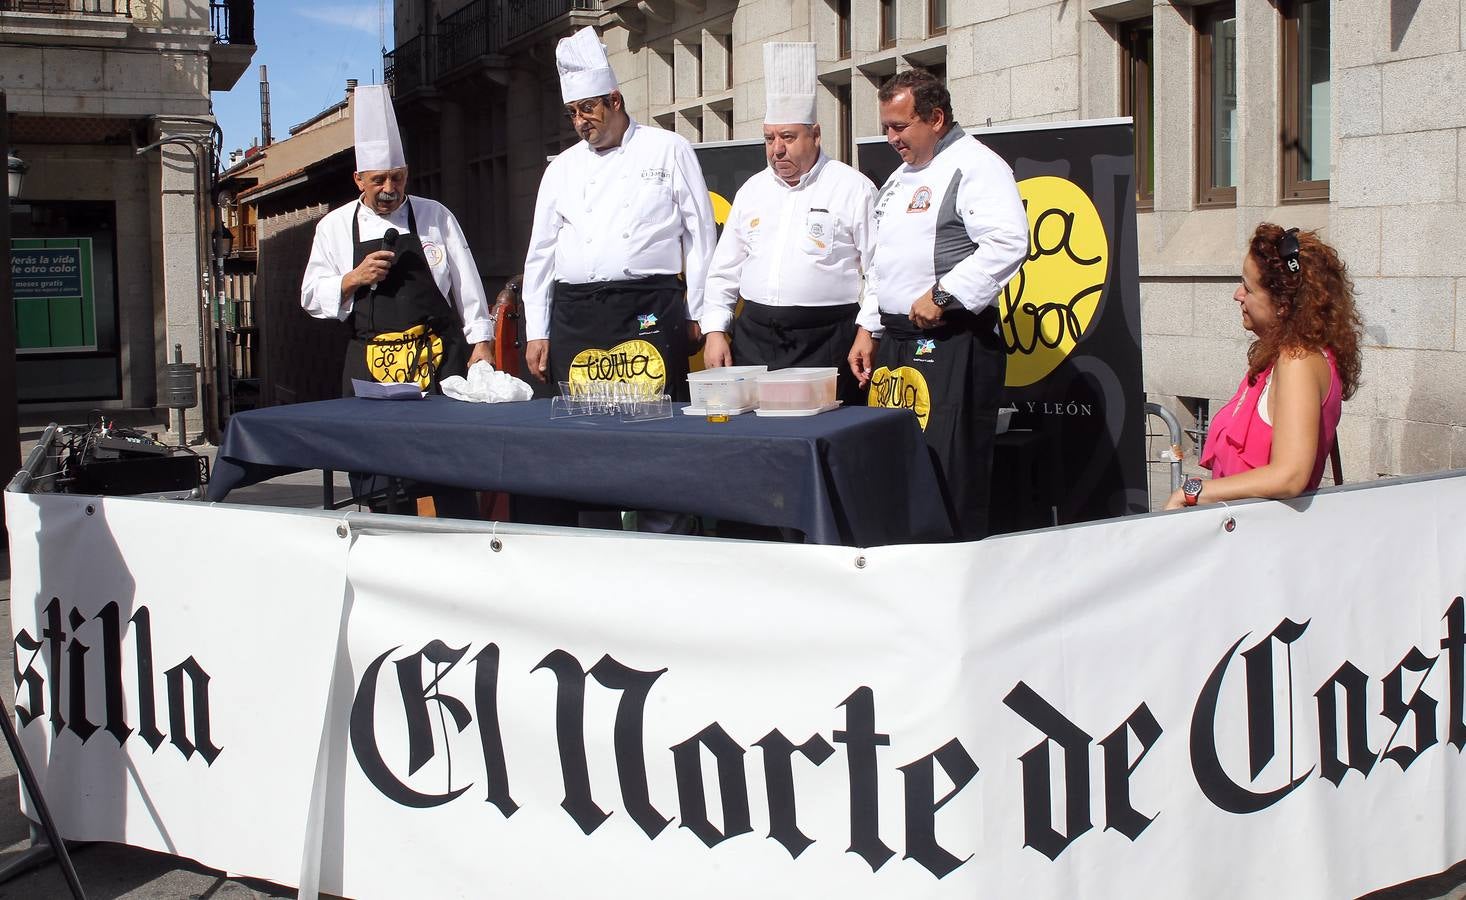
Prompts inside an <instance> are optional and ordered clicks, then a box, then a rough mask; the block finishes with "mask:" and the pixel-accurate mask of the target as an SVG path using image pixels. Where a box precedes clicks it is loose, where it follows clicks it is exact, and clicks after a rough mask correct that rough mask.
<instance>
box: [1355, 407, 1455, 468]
mask: <svg viewBox="0 0 1466 900" xmlns="http://www.w3.org/2000/svg"><path fill="white" fill-rule="evenodd" d="M1455 430H1456V429H1454V428H1452V427H1451V426H1449V425H1437V424H1432V423H1429V422H1412V421H1409V420H1402V419H1376V420H1375V428H1374V466H1375V471H1376V474H1378V475H1384V476H1393V475H1424V474H1427V473H1429V472H1440V471H1442V470H1444V469H1449V468H1451V457H1452V448H1453V442H1454V438H1455V435H1454V433H1453V432H1454V431H1455Z"/></svg>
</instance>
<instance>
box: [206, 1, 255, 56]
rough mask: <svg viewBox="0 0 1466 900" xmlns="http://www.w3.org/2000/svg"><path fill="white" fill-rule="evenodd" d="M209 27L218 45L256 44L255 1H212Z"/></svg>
mask: <svg viewBox="0 0 1466 900" xmlns="http://www.w3.org/2000/svg"><path fill="white" fill-rule="evenodd" d="M209 25H210V26H211V27H212V28H213V31H214V43H216V44H249V45H251V46H253V45H254V42H255V4H254V0H210V3H209Z"/></svg>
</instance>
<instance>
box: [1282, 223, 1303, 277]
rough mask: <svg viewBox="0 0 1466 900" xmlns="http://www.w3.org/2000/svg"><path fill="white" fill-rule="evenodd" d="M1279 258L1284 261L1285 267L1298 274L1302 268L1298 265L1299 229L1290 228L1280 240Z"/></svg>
mask: <svg viewBox="0 0 1466 900" xmlns="http://www.w3.org/2000/svg"><path fill="white" fill-rule="evenodd" d="M1278 256H1280V257H1281V258H1282V260H1283V265H1285V266H1287V267H1288V271H1289V272H1293V273H1294V274H1297V272H1298V271H1299V269H1300V268H1302V267H1301V266H1299V265H1298V229H1296V228H1289V229H1288V230H1287V231H1285V232H1283V236H1282V237H1280V238H1278Z"/></svg>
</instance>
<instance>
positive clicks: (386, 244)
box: [368, 228, 397, 294]
mask: <svg viewBox="0 0 1466 900" xmlns="http://www.w3.org/2000/svg"><path fill="white" fill-rule="evenodd" d="M382 249H383V250H388V251H391V252H393V253H396V252H397V229H395V228H388V229H387V233H386V234H384V235H382ZM387 265H388V267H390V266H391V265H392V264H391V263H388V264H387ZM380 283H381V282H372V289H371V290H370V291H369V292H368V293H372V294H375V293H376V292H377V285H378V284H380Z"/></svg>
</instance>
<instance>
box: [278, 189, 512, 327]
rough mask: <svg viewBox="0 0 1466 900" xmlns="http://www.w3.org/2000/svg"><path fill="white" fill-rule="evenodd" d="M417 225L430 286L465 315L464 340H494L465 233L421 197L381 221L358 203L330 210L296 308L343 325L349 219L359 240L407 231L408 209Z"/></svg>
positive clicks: (319, 226)
mask: <svg viewBox="0 0 1466 900" xmlns="http://www.w3.org/2000/svg"><path fill="white" fill-rule="evenodd" d="M408 203H411V204H412V212H413V217H414V218H415V219H416V220H417V236H418V240H420V241H422V245H423V256H424V257H425V258H426V259H427V261H428V270H429V271H431V272H432V273H433V283H434V284H436V285H437V286H438V290H439V291H440V292H442V294H443V296H444V297H446V298H447V299H448V302H450V303H452V304H453V305H454V306H455V307H457V309H458V312H459V314H460V315H462V316H463V336H464V338H465V339H467V341H468V342H469V343H470V344H477V343H479V342H480V341H489V340H493V338H494V323H493V320H491V319H490V318H489V309H490V307H489V303H488V299H487V298H486V297H485V296H484V283H483V279H481V278H479V274H478V267H477V266H476V265H475V264H474V261H473V253H472V252H471V251H470V250H469V249H468V242H467V241H466V240H464V237H463V229H462V228H459V227H458V220H457V219H455V218H454V217H453V213H451V212H449V211H448V207H446V206H444V205H443V204H441V203H439V202H438V201H436V200H429V199H427V198H425V197H409V198H408V200H407V202H405V203H403V204H402V205H401V206H399V207H397V209H396V210H395V211H393V213H392V214H391V215H389V216H379V215H377V213H376V212H375V211H374V210H372V209H370V208H369V207H367V206H366V205H365V204H364V203H362V202H361V200H360V199H359V198H358V199H357V200H355V201H353V202H351V203H348V204H347V205H345V206H342V207H340V208H338V209H333V210H331V211H330V212H329V213H327V214H326V215H325V217H324V218H322V219H321V221H320V222H317V223H316V237H315V241H314V242H313V243H312V244H311V256H310V261H309V262H307V263H306V264H305V277H304V278H303V279H301V283H300V305H301V306H302V307H304V308H305V311H306V312H308V313H310V314H311V315H312V316H314V317H316V318H317V319H339V320H341V321H343V322H344V321H346V317H347V316H348V315H350V313H351V307H352V304H353V300H352V298H351V297H345V298H343V297H342V296H341V278H342V277H343V276H344V275H345V274H346V273H347V272H350V271H351V270H352V269H354V268H356V262H355V256H356V247H355V245H354V244H352V241H351V219H352V216H355V217H356V221H357V227H358V228H359V230H360V236H361V239H362V240H363V241H373V240H381V238H382V237H383V236H384V235H385V234H386V233H387V229H388V228H395V229H397V230H398V231H399V232H402V233H404V234H405V233H406V232H407V204H408Z"/></svg>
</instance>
